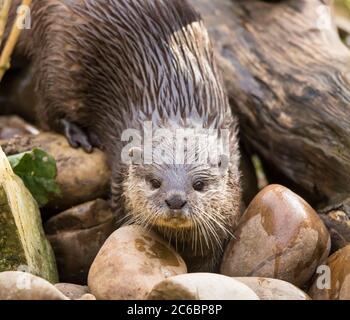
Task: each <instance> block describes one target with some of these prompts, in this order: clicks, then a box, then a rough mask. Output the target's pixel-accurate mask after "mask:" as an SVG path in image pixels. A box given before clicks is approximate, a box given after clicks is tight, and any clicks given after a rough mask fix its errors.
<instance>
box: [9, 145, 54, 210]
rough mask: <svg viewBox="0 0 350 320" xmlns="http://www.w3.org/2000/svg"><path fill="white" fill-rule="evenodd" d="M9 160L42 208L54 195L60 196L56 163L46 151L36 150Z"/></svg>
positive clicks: (14, 156) (11, 157) (10, 157)
mask: <svg viewBox="0 0 350 320" xmlns="http://www.w3.org/2000/svg"><path fill="white" fill-rule="evenodd" d="M8 160H9V162H10V164H11V167H12V169H13V171H14V172H15V174H16V175H18V176H19V177H20V178H21V179H22V180H23V183H24V184H25V186H26V187H27V188H28V190H29V191H30V192H31V194H32V195H33V197H34V199H35V200H36V201H37V202H38V205H39V206H40V207H42V206H44V205H45V204H47V203H48V201H49V199H50V197H51V196H52V195H58V194H60V188H59V186H58V184H57V183H56V181H55V178H56V175H57V166H56V161H55V159H54V158H53V157H52V156H51V155H49V154H48V153H46V152H45V151H43V150H41V149H37V148H35V149H33V150H31V151H28V152H23V153H20V154H16V155H13V156H9V157H8Z"/></svg>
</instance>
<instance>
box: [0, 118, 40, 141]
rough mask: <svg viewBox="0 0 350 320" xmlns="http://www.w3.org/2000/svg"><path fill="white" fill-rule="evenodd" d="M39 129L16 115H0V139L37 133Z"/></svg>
mask: <svg viewBox="0 0 350 320" xmlns="http://www.w3.org/2000/svg"><path fill="white" fill-rule="evenodd" d="M38 133H39V130H38V129H37V128H35V127H33V126H32V125H30V124H29V123H27V122H25V121H24V120H22V119H21V118H19V117H17V116H5V117H0V140H3V139H11V138H13V137H14V136H16V135H20V136H23V135H28V134H38Z"/></svg>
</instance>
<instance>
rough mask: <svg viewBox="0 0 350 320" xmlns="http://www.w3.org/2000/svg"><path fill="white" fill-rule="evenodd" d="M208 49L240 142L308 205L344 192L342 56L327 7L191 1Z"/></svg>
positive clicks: (347, 138)
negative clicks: (204, 27) (236, 118)
mask: <svg viewBox="0 0 350 320" xmlns="http://www.w3.org/2000/svg"><path fill="white" fill-rule="evenodd" d="M191 2H192V3H193V4H194V5H195V6H196V7H197V8H198V9H199V11H200V12H201V13H202V15H203V17H204V20H205V21H206V24H207V26H208V27H209V28H210V32H211V36H212V38H213V41H214V44H215V46H216V49H217V52H218V55H219V61H220V66H221V68H222V69H223V71H224V78H225V82H226V85H227V90H228V94H229V97H230V101H231V104H232V108H233V111H234V112H235V113H237V114H238V115H239V117H240V127H241V135H242V139H243V140H244V141H245V142H247V143H248V144H249V145H250V146H251V147H253V149H254V150H256V151H257V152H258V153H259V154H260V155H261V156H262V157H263V158H264V160H265V161H267V162H268V163H269V164H270V167H272V168H274V169H278V171H280V172H281V173H283V174H284V175H285V176H286V177H288V178H289V179H290V180H291V181H292V182H294V183H295V184H297V185H299V186H301V187H302V188H303V189H305V190H306V191H308V194H309V195H311V196H312V197H310V198H312V200H316V201H313V203H314V204H315V203H319V202H320V201H321V200H329V199H333V198H334V197H337V198H339V197H347V196H348V195H349V193H350V107H349V102H350V68H349V63H348V62H349V61H350V52H349V50H348V49H347V48H346V47H345V46H344V45H343V44H342V43H341V41H340V39H339V36H338V34H337V31H336V29H335V28H334V27H331V28H328V29H323V28H319V27H324V26H326V24H325V23H324V20H322V19H325V16H323V15H324V13H325V10H324V9H325V7H322V6H324V5H325V4H326V3H328V1H320V0H293V1H280V2H274V3H271V2H270V3H269V2H266V1H257V0H249V1H238V0H236V1H234V0H233V1H231V0H230V1H229V0H191ZM308 200H310V199H308Z"/></svg>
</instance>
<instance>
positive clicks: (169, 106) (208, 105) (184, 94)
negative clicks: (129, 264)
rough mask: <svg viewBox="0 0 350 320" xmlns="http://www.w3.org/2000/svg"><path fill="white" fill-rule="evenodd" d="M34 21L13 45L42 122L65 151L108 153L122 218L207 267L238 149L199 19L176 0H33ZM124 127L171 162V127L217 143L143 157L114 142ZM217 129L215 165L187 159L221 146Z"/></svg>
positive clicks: (236, 188) (227, 225)
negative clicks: (25, 61)
mask: <svg viewBox="0 0 350 320" xmlns="http://www.w3.org/2000/svg"><path fill="white" fill-rule="evenodd" d="M18 2H19V1H18ZM18 2H17V4H18ZM15 4H16V1H15ZM11 17H12V18H11V19H12V20H13V18H14V16H13V15H12V16H11ZM31 21H32V27H31V29H29V30H23V31H22V34H21V37H20V39H19V43H18V47H17V51H18V52H19V53H21V54H25V55H26V57H28V58H29V59H30V60H31V63H32V65H33V68H34V72H35V77H36V92H37V96H38V100H39V103H38V106H37V110H36V111H37V115H38V118H39V120H40V121H41V124H42V126H43V127H44V128H47V129H50V130H56V131H59V132H63V133H64V134H65V136H66V137H67V139H68V141H69V143H70V144H71V145H72V146H73V147H82V148H84V149H85V150H86V151H87V152H91V151H92V148H93V147H98V148H101V149H103V150H104V151H105V152H106V154H107V155H108V159H109V163H110V165H111V168H112V177H111V198H112V201H113V206H114V209H115V212H116V214H117V215H118V217H119V218H120V219H121V224H128V223H136V224H140V225H142V226H144V227H146V228H152V229H154V230H155V231H157V232H158V233H161V234H162V235H163V236H164V237H165V238H166V239H168V240H169V242H171V243H172V244H173V245H174V246H176V248H177V250H178V251H179V252H180V254H182V256H183V257H184V259H185V261H186V262H187V263H188V265H189V270H190V271H214V270H216V269H217V266H218V263H219V260H220V256H221V254H222V250H223V247H224V245H225V243H226V241H227V240H228V239H229V238H230V237H231V234H232V232H233V230H234V226H235V224H236V222H237V219H238V217H239V203H240V193H241V192H240V176H239V169H238V165H239V150H238V142H237V140H238V139H237V120H236V118H235V117H234V115H232V114H231V111H230V107H229V103H228V99H227V96H226V93H225V90H224V88H223V82H222V79H221V75H220V71H219V69H218V67H217V64H216V60H215V55H214V50H213V48H212V45H211V42H210V39H209V35H208V32H207V30H206V28H205V26H204V23H203V21H202V20H201V17H200V15H199V14H198V13H197V12H196V10H195V9H194V8H193V7H192V6H191V5H190V4H189V3H188V2H187V1H185V0H142V1H141V0H140V1H138V0H108V1H102V0H100V1H99V0H76V1H73V0H33V3H32V7H31ZM147 122H148V123H151V125H152V128H150V126H148V128H150V129H148V132H146V131H147V130H146V131H145V130H144V127H145V123H147ZM129 129H131V130H136V131H137V132H138V134H136V135H135V136H134V137H133V138H134V142H135V140H137V139H139V140H140V141H142V139H143V138H144V137H143V136H142V133H143V132H146V134H151V135H153V136H152V141H151V143H149V147H150V148H151V149H152V150H153V151H154V150H155V149H157V148H158V147H160V146H162V147H161V149H162V150H163V151H164V150H165V153H166V157H167V159H168V160H169V158H170V159H173V160H174V158H175V157H176V155H175V151H174V150H175V149H174V148H173V146H174V139H173V137H174V136H175V132H177V131H178V130H180V131H181V130H194V131H192V132H207V131H209V130H212V131H213V130H214V132H216V133H215V134H214V136H215V137H216V140H215V142H214V143H204V144H203V143H202V144H198V145H197V144H195V145H193V146H192V147H191V146H189V145H185V146H184V148H183V151H184V154H185V157H189V155H190V154H191V157H192V160H194V161H187V162H181V161H179V162H176V161H164V152H158V153H156V152H153V151H152V152H151V155H153V156H154V157H153V158H152V161H143V160H144V159H145V158H146V155H145V152H146V151H147V150H146V149H145V148H142V144H141V145H140V146H141V147H140V146H130V148H128V145H129V144H130V143H131V142H132V141H131V140H132V139H129V140H128V139H126V141H125V139H123V135H124V133H125V131H127V130H129ZM159 130H160V131H159ZM162 130H163V131H162ZM164 130H165V131H164ZM206 130H207V131H206ZM215 130H216V131H215ZM224 130H227V131H228V135H227V137H228V138H227V139H226V140H227V145H228V148H227V150H228V151H227V152H226V153H224V152H222V153H221V154H219V155H218V157H217V158H216V159H217V160H216V163H215V161H213V162H209V161H207V162H206V161H195V160H196V159H197V158H198V155H201V154H204V153H205V154H207V155H208V154H209V156H210V155H211V154H212V153H215V150H214V149H215V147H216V146H218V145H223V144H224V140H225V139H224V134H223V133H222V132H223V131H224ZM132 132H134V131H132ZM162 132H163V134H162ZM164 132H166V134H164ZM226 140H225V141H226ZM184 141H185V144H186V141H187V142H188V139H184ZM125 148H127V149H125ZM125 150H126V153H127V154H128V156H129V158H130V159H129V161H127V160H126V161H124V160H123V159H122V158H123V156H122V155H123V151H125ZM137 159H138V160H140V159H141V161H137ZM92 174H93V173H92Z"/></svg>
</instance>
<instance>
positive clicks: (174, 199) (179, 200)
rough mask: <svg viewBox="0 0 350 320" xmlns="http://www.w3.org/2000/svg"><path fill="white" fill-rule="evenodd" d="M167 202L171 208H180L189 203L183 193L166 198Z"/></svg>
mask: <svg viewBox="0 0 350 320" xmlns="http://www.w3.org/2000/svg"><path fill="white" fill-rule="evenodd" d="M165 203H166V204H167V206H168V207H169V209H171V210H180V209H182V208H183V207H184V206H185V205H186V204H187V200H186V199H185V197H184V196H182V195H181V194H174V195H172V196H170V197H169V198H167V199H165Z"/></svg>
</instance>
